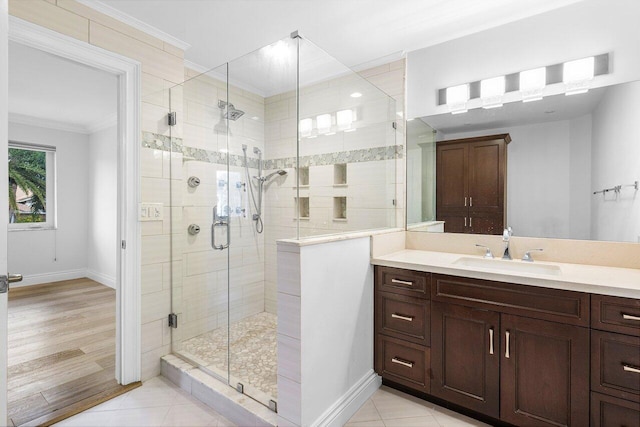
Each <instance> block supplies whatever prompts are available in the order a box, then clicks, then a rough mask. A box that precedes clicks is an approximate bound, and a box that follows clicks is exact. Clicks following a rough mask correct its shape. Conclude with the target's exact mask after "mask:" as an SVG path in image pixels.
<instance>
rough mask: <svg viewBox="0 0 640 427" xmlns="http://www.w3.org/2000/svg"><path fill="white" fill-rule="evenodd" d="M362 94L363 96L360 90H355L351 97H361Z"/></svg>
mask: <svg viewBox="0 0 640 427" xmlns="http://www.w3.org/2000/svg"><path fill="white" fill-rule="evenodd" d="M361 96H362V94H361V93H360V92H353V93H352V94H351V97H352V98H360V97H361Z"/></svg>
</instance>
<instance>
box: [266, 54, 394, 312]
mask: <svg viewBox="0 0 640 427" xmlns="http://www.w3.org/2000/svg"><path fill="white" fill-rule="evenodd" d="M404 69H405V62H404V59H403V60H399V61H395V62H392V63H389V64H385V65H382V66H379V67H375V68H372V69H368V70H364V71H362V72H360V73H359V74H360V75H361V76H362V77H365V78H366V79H367V80H369V81H370V82H371V83H373V84H374V85H375V86H377V87H378V88H379V89H382V90H384V91H385V92H386V93H387V94H390V95H391V96H392V97H393V98H394V100H395V101H396V105H395V111H390V109H389V108H390V106H389V103H388V102H387V100H386V97H384V96H382V95H381V94H380V93H378V92H377V91H376V89H375V88H369V89H368V91H366V92H364V91H362V90H361V85H360V88H359V89H358V90H359V91H360V92H362V93H363V96H362V97H361V98H357V99H353V100H352V101H351V100H350V101H349V102H351V103H350V104H344V101H343V103H342V104H339V103H338V101H337V100H338V99H344V96H342V97H341V96H340V95H341V94H342V95H344V94H345V93H347V94H349V93H351V92H353V91H354V89H353V87H354V86H357V83H358V80H359V77H357V76H355V75H349V76H346V77H340V78H336V79H333V80H330V81H325V82H322V83H319V84H316V85H311V86H308V87H305V88H302V89H301V90H300V118H301V119H303V118H305V117H313V116H314V115H317V114H323V113H328V112H335V111H337V110H339V109H343V108H354V109H355V110H356V111H357V114H358V117H357V121H356V123H355V127H356V128H357V130H356V131H355V132H346V133H345V132H336V134H335V135H330V136H318V137H317V138H311V139H308V138H301V142H300V156H301V159H300V166H301V168H308V169H307V170H308V181H309V182H308V186H301V188H300V199H301V200H303V199H304V198H307V200H303V202H304V203H307V202H308V215H307V216H308V217H307V218H301V219H300V237H306V236H313V235H322V234H333V233H340V232H347V231H355V230H366V229H375V228H383V227H389V226H398V227H402V226H403V225H404V209H403V206H404V181H405V180H404V170H405V164H404V162H405V159H404V155H403V153H404V142H403V141H404V127H403V126H402V117H403V114H404V87H405V73H404ZM265 108H266V116H267V117H268V118H269V119H270V120H269V121H268V122H267V127H266V135H265V141H266V158H267V159H268V160H267V162H266V165H267V167H268V168H272V169H270V170H267V171H266V172H265V173H269V172H270V171H271V170H275V169H278V168H285V170H287V171H288V173H289V175H291V176H292V177H293V179H287V180H286V181H281V182H278V181H276V182H275V183H274V184H273V185H271V186H270V187H269V189H268V191H267V194H266V207H267V208H266V215H265V223H266V224H267V226H266V227H265V234H266V240H265V252H266V258H265V259H266V266H265V277H266V282H265V308H266V310H267V311H269V312H272V313H275V312H276V298H277V269H276V258H277V255H276V252H277V248H276V241H277V240H278V239H284V238H291V237H292V236H295V235H296V226H297V221H296V219H295V218H296V216H297V215H296V214H297V213H296V200H295V198H296V188H295V185H296V182H295V168H294V165H295V153H296V129H295V126H296V123H295V120H296V119H295V118H296V105H295V93H294V92H289V93H285V94H280V95H276V96H272V97H269V98H267V99H266V105H265ZM394 115H395V119H396V122H397V124H398V128H397V129H396V130H394V129H393V128H392V127H391V125H390V120H391V118H393V116H394ZM394 143H395V144H398V145H399V147H394V146H393V145H392V144H394ZM307 170H305V171H304V173H307ZM345 170H346V179H344V178H343V176H342V175H343V174H344V171H345ZM343 201H346V212H343V208H342V206H341V205H340V203H342V202H343ZM303 211H304V213H303V214H302V215H301V216H305V214H307V210H306V209H304V208H303ZM342 216H344V217H345V218H342Z"/></svg>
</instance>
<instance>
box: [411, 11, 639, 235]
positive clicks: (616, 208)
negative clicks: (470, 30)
mask: <svg viewBox="0 0 640 427" xmlns="http://www.w3.org/2000/svg"><path fill="white" fill-rule="evenodd" d="M620 5H621V6H622V9H620V10H617V9H615V10H614V9H612V8H611V7H610V6H609V8H608V9H607V4H606V3H605V2H603V1H600V0H587V1H583V2H578V3H576V4H574V5H571V6H568V7H566V8H564V10H563V9H561V10H560V11H559V12H555V11H554V12H549V13H546V14H541V15H539V16H537V17H535V18H532V19H530V20H529V21H531V22H528V21H521V22H520V23H512V24H509V25H507V26H505V28H502V29H497V30H495V31H493V32H491V31H489V32H485V33H483V34H480V35H473V36H468V37H464V38H462V39H458V40H454V41H451V42H448V43H446V44H444V45H441V46H438V47H434V48H431V49H430V48H427V49H426V50H425V51H424V52H419V53H420V55H415V56H414V58H415V60H414V64H413V66H414V67H413V70H412V69H411V65H412V64H411V60H412V54H409V58H408V62H409V70H408V91H409V94H408V97H409V101H408V104H409V105H408V113H409V114H410V116H409V117H412V119H409V120H408V121H407V229H408V230H412V231H428V232H443V231H444V232H451V231H454V232H472V233H473V232H477V233H481V234H501V228H502V225H503V224H502V223H500V227H499V228H500V230H497V228H498V227H495V228H496V230H495V231H496V232H495V233H492V232H487V231H486V229H485V230H478V229H477V228H476V227H475V225H474V226H473V227H472V226H470V224H469V222H470V221H472V220H473V218H471V216H472V215H470V217H467V216H466V214H465V218H464V221H465V222H464V227H465V228H464V229H462V228H459V227H454V226H453V222H452V221H451V218H444V217H442V213H441V212H440V211H441V209H439V208H441V204H442V200H443V198H442V194H439V193H440V192H443V191H445V188H447V187H450V186H451V185H445V184H449V183H443V182H442V180H443V179H448V180H451V179H452V178H451V175H450V174H449V175H445V174H443V173H442V172H443V168H451V167H452V166H451V165H456V166H455V167H456V170H457V171H458V173H459V174H463V173H465V174H466V173H469V174H473V172H471V171H470V172H465V171H463V169H465V168H467V166H466V164H467V163H464V165H465V166H464V167H463V166H458V165H462V164H463V160H460V162H458V163H456V162H451V161H450V162H446V161H443V159H442V156H443V155H442V153H441V151H442V146H444V145H447V144H449V145H451V143H450V142H449V141H452V140H456V141H459V140H461V141H471V142H473V141H475V139H474V138H476V137H482V136H488V135H495V136H504V135H508V140H507V142H508V144H505V151H506V153H505V159H504V161H505V173H504V179H505V182H506V188H505V190H504V226H507V225H508V226H511V227H512V228H513V230H514V235H519V236H527V237H544V238H568V239H588V240H606V241H620V242H640V187H639V186H638V181H639V180H640V120H639V118H640V81H638V80H637V79H640V66H639V64H640V51H637V48H636V49H635V50H634V49H632V48H631V46H632V45H633V44H635V46H638V41H639V37H638V36H637V35H636V36H632V37H631V38H630V37H628V35H629V34H631V33H632V31H631V27H632V20H630V19H628V18H627V17H626V16H627V15H631V16H639V15H638V14H639V13H640V8H639V7H638V6H637V5H635V4H633V3H632V2H627V1H624V0H623V1H621V3H620ZM625 7H627V8H628V9H626V10H625V9H624V8H625ZM604 12H607V13H608V14H609V15H612V14H613V15H614V16H613V18H611V17H609V19H607V20H602V16H603V15H604V14H605V13H604ZM577 14H579V16H580V20H577V19H576V20H575V21H571V20H570V18H571V17H572V16H578V15H577ZM617 18H619V19H617ZM561 22H564V24H565V27H569V28H568V29H567V28H565V29H561V30H560V29H556V27H559V25H558V24H559V23H561ZM573 22H576V23H575V25H574V24H573ZM596 22H599V23H600V24H601V25H600V29H599V30H598V31H595V33H596V34H592V35H591V37H601V38H603V39H604V38H605V36H606V34H607V32H611V33H612V34H614V33H615V35H616V37H613V36H612V37H609V38H608V39H607V43H609V44H603V43H595V42H593V41H590V40H585V41H579V40H578V41H576V39H577V38H573V39H571V40H564V41H563V42H562V43H559V44H560V46H555V47H554V48H555V49H556V51H554V52H553V55H551V56H549V55H546V54H545V53H541V52H542V50H541V49H539V48H536V46H535V42H534V43H533V46H532V47H533V48H532V49H530V51H531V55H536V54H537V55H539V56H540V58H538V59H536V58H528V59H527V60H523V59H522V58H521V57H518V58H516V60H514V61H512V62H514V63H515V64H511V63H510V61H509V60H508V55H507V56H506V58H507V59H504V58H503V59H500V58H498V57H496V56H494V57H492V56H491V55H486V56H485V55H482V54H481V52H480V53H479V54H478V55H475V56H474V57H473V60H474V61H476V62H475V63H474V66H475V67H476V68H477V74H474V73H473V70H465V71H464V72H460V71H459V70H457V69H456V68H455V67H456V66H457V67H459V66H460V63H461V62H463V60H461V59H460V58H455V59H452V58H451V57H450V56H451V53H450V52H456V51H457V52H458V53H459V54H460V55H461V56H464V54H465V52H470V49H471V50H472V49H473V46H474V44H475V43H481V42H483V43H484V44H483V45H481V46H479V47H478V48H479V49H480V50H482V49H486V44H487V43H489V42H491V40H497V39H498V37H500V32H502V35H504V34H514V36H513V38H515V39H516V40H515V41H511V42H512V43H517V42H518V40H525V39H527V38H531V37H533V34H534V33H535V31H536V29H538V30H540V31H541V33H540V34H543V33H544V34H546V36H549V33H552V36H553V32H554V31H556V32H557V34H556V36H558V37H559V36H560V35H561V34H563V33H566V34H571V33H572V32H574V33H578V34H587V32H586V28H587V27H589V26H591V28H594V26H593V24H595V23H596ZM572 25H574V27H573V28H572V27H571V26H572ZM633 25H635V24H633ZM627 26H628V27H629V28H627ZM603 27H604V28H603ZM500 30H501V31H500ZM543 30H546V31H543ZM527 31H530V32H531V33H530V34H529V33H527ZM547 42H548V41H547ZM505 43H509V41H506V42H505ZM572 43H573V44H576V45H577V46H578V47H576V48H575V49H573V50H572V48H571V46H573V45H572ZM589 43H590V44H591V45H592V47H591V49H589V47H588V46H587V45H588V44H589ZM544 44H545V42H540V46H544ZM594 45H595V47H593V46H594ZM496 48H498V49H499V48H501V46H499V45H498V46H496ZM562 48H564V51H562ZM429 49H430V50H429ZM596 49H600V50H596ZM603 49H606V50H603ZM604 53H606V54H608V56H609V58H608V62H609V67H608V71H607V73H605V75H596V76H595V77H594V78H593V80H592V81H590V83H589V86H590V88H589V90H588V91H587V92H586V93H581V94H576V95H571V96H567V95H566V94H565V92H566V89H565V88H564V85H563V83H562V82H561V81H560V82H559V83H555V84H551V85H548V86H547V87H546V88H545V90H544V95H545V96H544V98H543V99H541V100H537V101H535V102H526V103H525V102H522V97H521V95H519V94H517V93H507V94H506V95H505V102H504V103H503V105H502V107H499V108H492V109H485V108H482V104H481V102H480V100H479V99H477V100H474V99H471V101H469V103H468V104H469V107H470V108H469V109H468V111H467V112H466V113H463V114H451V113H450V112H449V111H448V109H447V108H446V105H441V104H442V102H441V101H440V102H439V99H438V93H439V92H440V93H441V89H443V88H446V87H449V86H452V85H455V84H460V83H463V82H475V81H479V80H481V79H484V78H490V77H494V76H493V75H492V74H488V75H487V73H494V74H495V73H497V72H498V70H501V67H502V68H504V69H502V70H501V71H499V72H502V73H504V74H510V73H515V72H517V70H518V69H520V70H521V71H524V70H527V69H529V68H533V67H534V66H535V65H536V64H537V65H539V66H549V65H551V64H554V63H555V62H558V63H561V62H563V61H568V60H572V59H576V57H580V56H587V54H590V55H600V54H604ZM447 55H449V57H447ZM438 56H442V57H443V58H444V59H443V61H441V62H440V63H439V65H438V66H436V67H435V69H432V70H430V72H427V74H426V76H425V77H424V78H423V82H422V83H421V84H415V82H414V84H413V85H412V84H411V78H412V76H417V75H419V72H421V71H422V72H424V71H425V70H426V68H422V69H421V67H420V66H419V65H420V61H421V60H423V59H424V58H426V57H430V58H432V59H433V61H435V62H438V60H437V58H438ZM561 58H564V59H561ZM483 60H486V61H492V63H491V64H490V65H487V64H483V62H482V61H483ZM518 61H519V62H520V63H518ZM523 61H524V62H523ZM447 67H449V68H447ZM472 68H473V67H472ZM487 70H490V71H487ZM483 73H484V75H483ZM452 75H453V76H456V77H451V78H450V80H447V78H449V77H448V76H452ZM429 76H431V78H432V80H433V83H425V81H427V80H428V77H429ZM443 76H447V77H443ZM456 79H457V80H456ZM460 79H464V80H462V81H460ZM547 80H549V79H548V78H547ZM418 87H419V88H420V89H421V90H424V89H425V88H426V87H429V89H430V91H429V94H430V96H428V97H423V99H419V98H418V97H416V96H415V93H414V94H412V93H411V91H412V90H415V89H416V88H418ZM412 98H413V102H412ZM424 98H429V99H424ZM472 98H473V96H472ZM474 101H477V102H475V104H474ZM474 107H475V108H474ZM412 113H413V114H412ZM411 114H412V115H411ZM438 150H440V151H438ZM461 159H462V158H461ZM489 161H491V160H487V159H480V160H478V159H476V162H479V164H483V162H484V164H486V162H489ZM464 162H467V160H466V158H465V160H464ZM469 162H471V160H469ZM490 167H494V166H492V165H491V166H490ZM438 168H440V169H438ZM443 176H444V177H445V178H443ZM447 176H449V178H446V177H447ZM439 180H440V181H439ZM484 181H489V180H487V179H476V181H475V182H473V183H471V184H468V185H475V186H482V185H483V182H484ZM465 185H467V184H465ZM488 185H493V187H492V188H488V189H486V191H487V192H488V193H489V194H492V193H494V192H495V191H500V189H495V188H494V187H495V183H488ZM446 191H449V190H446ZM465 194H466V193H465ZM439 203H440V205H439ZM461 203H464V206H466V205H467V203H473V201H469V200H467V199H466V198H465V200H464V201H463V202H462V201H461ZM468 221H469V222H468ZM460 227H462V225H460ZM474 228H475V229H476V231H473V230H474Z"/></svg>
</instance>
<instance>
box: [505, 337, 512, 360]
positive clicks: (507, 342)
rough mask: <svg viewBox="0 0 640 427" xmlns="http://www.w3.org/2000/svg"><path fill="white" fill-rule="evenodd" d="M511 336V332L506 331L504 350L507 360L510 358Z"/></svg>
mask: <svg viewBox="0 0 640 427" xmlns="http://www.w3.org/2000/svg"><path fill="white" fill-rule="evenodd" d="M510 335H511V334H509V331H505V333H504V338H505V340H506V345H505V349H504V357H506V358H507V359H508V358H509V357H510V353H509V347H510V344H509V338H510Z"/></svg>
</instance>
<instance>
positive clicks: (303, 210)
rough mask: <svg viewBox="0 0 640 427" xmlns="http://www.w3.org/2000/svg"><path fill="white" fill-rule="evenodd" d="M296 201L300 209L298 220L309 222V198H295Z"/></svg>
mask: <svg viewBox="0 0 640 427" xmlns="http://www.w3.org/2000/svg"><path fill="white" fill-rule="evenodd" d="M294 199H295V201H296V206H297V207H298V214H299V215H297V216H296V219H301V220H308V219H309V198H308V197H300V198H297V197H295V198H294Z"/></svg>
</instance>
